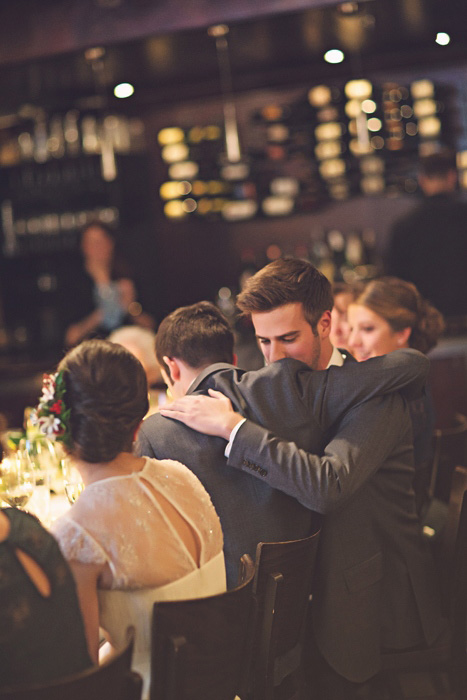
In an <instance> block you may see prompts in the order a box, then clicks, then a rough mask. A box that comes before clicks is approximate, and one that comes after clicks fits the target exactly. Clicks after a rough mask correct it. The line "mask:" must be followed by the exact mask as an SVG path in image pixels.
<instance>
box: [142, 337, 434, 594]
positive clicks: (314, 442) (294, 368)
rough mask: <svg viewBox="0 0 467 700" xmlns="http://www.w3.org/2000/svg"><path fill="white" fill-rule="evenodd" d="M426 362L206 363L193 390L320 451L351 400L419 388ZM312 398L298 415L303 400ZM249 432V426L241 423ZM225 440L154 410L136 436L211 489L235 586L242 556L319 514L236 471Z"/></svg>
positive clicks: (297, 533) (399, 357) (147, 450)
mask: <svg viewBox="0 0 467 700" xmlns="http://www.w3.org/2000/svg"><path fill="white" fill-rule="evenodd" d="M427 366H428V362H427V360H426V359H425V358H424V357H423V356H422V355H420V354H419V353H416V352H414V351H401V353H400V354H399V353H393V355H391V356H387V357H384V358H376V359H375V360H371V361H369V362H368V363H366V364H358V363H355V362H352V363H346V364H345V367H344V368H331V369H330V370H328V371H327V372H313V371H312V370H310V369H309V368H308V367H307V366H306V365H303V364H302V363H300V362H296V361H294V360H284V361H282V362H280V363H276V364H274V365H271V366H269V367H265V368H264V369H261V370H258V371H257V372H247V373H245V372H242V371H241V370H238V369H235V368H233V367H231V366H230V365H223V364H218V365H212V366H211V367H208V368H207V369H205V370H204V371H203V372H202V373H201V374H200V375H199V376H198V378H197V379H196V381H195V382H194V384H193V386H192V387H191V388H190V393H193V392H195V391H198V390H202V391H206V390H207V388H208V387H209V386H213V387H216V388H220V389H221V390H222V391H224V393H225V394H226V395H227V396H229V398H230V399H231V400H232V402H233V404H234V406H235V408H236V409H237V410H239V411H240V412H241V413H243V415H245V416H247V417H249V418H250V419H251V420H253V421H256V422H258V423H261V424H262V425H267V426H268V427H269V428H270V429H271V430H274V431H276V432H277V433H278V434H281V430H282V429H283V425H284V421H285V423H287V424H290V425H291V426H293V430H292V432H293V433H294V435H296V436H297V441H304V442H305V444H306V445H308V446H310V449H313V450H315V451H316V452H320V451H321V450H322V449H323V448H324V445H325V440H326V431H330V430H331V429H332V427H333V425H334V424H335V423H336V421H338V420H339V419H340V418H341V417H342V416H343V415H344V414H345V412H346V410H347V409H348V407H349V406H351V405H352V404H353V403H358V402H360V401H362V400H363V399H365V398H367V397H368V396H369V395H375V394H377V393H379V392H382V391H391V390H396V389H398V388H403V387H407V389H406V390H407V391H412V393H413V392H415V393H416V392H417V391H418V390H419V389H420V387H421V386H422V384H423V381H424V378H425V375H426V372H427ZM303 402H305V403H306V408H301V409H300V410H299V411H298V413H297V411H296V407H297V406H301V405H302V404H303ZM242 430H243V429H242ZM225 445H226V443H225V441H224V440H222V439H220V438H214V437H210V436H206V435H201V434H200V433H197V432H195V431H193V430H191V429H190V428H188V427H186V426H185V425H183V424H182V423H178V422H176V421H173V420H170V419H168V418H163V417H162V416H161V415H159V414H155V415H153V416H151V417H149V418H148V419H146V420H145V421H144V423H143V425H142V427H141V428H140V431H139V434H138V443H137V451H138V453H139V454H144V455H148V456H151V457H157V458H159V459H164V458H171V459H177V460H179V461H181V462H183V463H184V464H187V465H188V466H189V467H190V469H192V471H193V472H194V473H195V474H196V475H197V476H198V478H199V479H200V481H201V482H202V483H203V485H204V486H205V488H206V489H207V491H208V492H209V493H210V495H211V498H212V501H213V503H214V506H215V508H216V510H217V512H218V514H219V517H220V520H221V524H222V529H223V532H224V553H225V557H226V565H227V577H228V583H229V586H232V585H235V583H236V581H237V576H238V562H239V559H240V556H241V555H242V554H244V553H245V552H247V553H249V554H250V555H251V556H253V557H254V555H255V550H256V545H257V543H258V542H260V541H263V542H266V541H269V542H274V541H281V540H288V539H295V538H299V537H304V536H306V535H308V534H309V532H310V530H311V527H312V524H313V523H312V521H313V518H315V517H316V516H315V515H314V514H313V513H312V512H311V510H310V509H309V508H308V506H307V505H302V504H301V503H300V502H299V501H298V500H296V499H295V498H294V497H292V496H289V495H287V494H286V493H284V492H283V491H281V490H278V489H276V488H274V487H272V486H271V485H270V484H269V483H267V481H266V480H263V479H262V480H257V479H256V478H255V477H254V475H253V473H252V472H251V470H250V469H245V470H240V471H238V470H233V469H230V468H229V467H228V466H227V460H226V459H225V457H224V450H225Z"/></svg>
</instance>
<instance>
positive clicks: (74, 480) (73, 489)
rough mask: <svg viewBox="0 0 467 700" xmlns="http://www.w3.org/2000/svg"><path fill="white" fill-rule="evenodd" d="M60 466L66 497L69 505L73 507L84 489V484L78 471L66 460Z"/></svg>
mask: <svg viewBox="0 0 467 700" xmlns="http://www.w3.org/2000/svg"><path fill="white" fill-rule="evenodd" d="M62 464H63V482H64V484H65V493H66V497H67V498H68V502H69V503H70V505H73V503H75V501H77V500H78V498H79V496H80V494H81V491H82V490H83V489H84V484H83V481H82V479H81V475H80V473H79V471H78V470H77V469H76V467H74V466H73V465H72V463H71V462H70V460H69V459H68V458H66V459H64V460H63V463H62Z"/></svg>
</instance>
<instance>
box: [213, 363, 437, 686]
mask: <svg viewBox="0 0 467 700" xmlns="http://www.w3.org/2000/svg"><path fill="white" fill-rule="evenodd" d="M405 352H410V351H405ZM412 352H414V351H412ZM395 354H396V353H391V354H390V355H387V356H386V357H385V360H386V361H387V362H390V361H391V360H393V359H394V355H395ZM377 359H379V360H383V358H377ZM374 362H375V361H374V360H369V361H367V362H366V363H350V362H349V363H346V365H345V366H344V367H343V368H331V369H330V370H328V371H327V372H324V373H320V372H317V373H314V375H313V373H311V374H310V375H308V374H307V373H306V372H302V371H300V368H297V367H296V366H294V365H290V364H287V365H286V364H283V365H282V367H281V366H280V365H281V363H276V365H277V372H276V373H275V374H274V376H270V373H271V372H272V370H271V368H267V369H268V370H269V372H268V374H262V370H260V371H259V372H258V373H256V377H255V376H252V377H251V378H250V376H249V374H250V373H249V374H247V375H244V377H242V380H241V382H240V383H239V387H240V390H241V393H242V394H243V395H244V397H245V398H246V399H247V401H248V403H249V406H250V418H251V420H249V421H247V422H246V423H245V424H244V425H243V426H242V427H241V428H240V430H239V432H238V433H237V436H236V438H235V440H234V442H233V446H232V449H231V452H230V456H229V460H228V465H229V466H232V467H235V468H236V469H237V470H238V471H240V472H242V473H250V474H252V475H253V476H254V477H255V478H256V479H258V480H259V481H261V482H262V483H264V484H268V485H269V486H271V487H273V488H277V489H281V490H283V491H284V492H285V493H288V494H289V495H290V496H294V497H295V498H297V500H299V501H300V502H301V503H302V504H303V505H305V506H307V507H308V508H310V509H313V510H315V511H317V512H319V513H321V514H324V515H325V517H324V521H323V526H322V531H321V538H320V548H319V552H318V560H317V565H316V580H315V589H314V593H313V604H312V613H313V626H314V633H315V637H316V640H317V643H318V646H319V648H320V650H321V652H322V654H323V656H324V657H325V658H326V660H327V661H328V663H329V664H330V665H331V666H332V667H333V668H334V669H335V670H336V671H337V672H338V673H339V674H341V675H342V676H344V677H346V678H348V679H349V680H352V681H355V682H361V681H364V680H366V679H368V678H370V677H371V676H372V675H374V674H375V673H377V671H378V670H379V668H380V650H381V648H382V647H388V648H407V647H410V646H412V645H416V644H420V643H426V644H431V643H433V641H434V640H435V639H436V637H437V636H438V634H439V633H440V631H441V619H440V615H439V608H438V600H437V595H436V591H435V589H434V585H433V582H434V572H433V568H432V562H431V559H430V556H429V552H428V551H427V549H426V545H425V543H424V542H423V540H422V537H421V531H420V525H419V521H418V519H417V515H416V509H415V499H414V493H413V488H412V480H413V475H414V472H413V447H412V431H411V420H410V415H409V411H408V409H407V405H406V404H405V402H404V400H403V399H402V398H401V397H400V396H399V395H398V394H391V395H388V396H385V397H379V398H373V399H372V400H370V401H367V402H365V403H362V404H359V405H355V406H354V407H353V408H351V409H350V410H346V409H347V407H348V403H347V405H345V404H346V400H347V399H348V396H347V392H348V391H349V390H350V391H352V389H351V387H350V386H349V383H351V381H355V382H360V380H361V376H363V375H364V374H366V372H369V371H370V370H371V371H373V369H375V370H376V372H375V374H374V375H373V382H374V384H375V386H376V384H377V383H378V382H379V381H380V380H381V376H382V375H381V373H380V370H379V365H377V364H373V363H374ZM290 372H291V373H292V374H293V375H294V376H293V377H290V376H289V378H287V374H288V373H290ZM360 372H362V375H361V376H360V374H359V373H360ZM321 374H324V375H327V376H328V386H327V389H328V391H327V392H326V393H321V394H319V393H318V394H317V393H316V390H315V389H313V390H311V385H312V383H311V382H310V378H312V377H313V376H314V377H316V375H321ZM346 377H348V378H349V383H348V382H347V381H346ZM211 379H212V380H215V381H210V382H209V383H208V384H209V386H212V387H213V388H216V389H220V390H221V391H223V390H224V381H223V374H222V373H220V374H216V375H213V377H212V378H211ZM261 379H263V381H262V382H261ZM243 380H245V382H246V386H245V387H244V388H242V383H243ZM358 385H359V386H360V384H358ZM336 399H337V402H338V403H339V402H341V406H342V408H343V409H344V411H345V414H344V415H343V414H342V412H341V414H340V415H336V414H335V413H334V412H335V411H337V412H338V406H336V405H335V400H336ZM261 426H267V428H269V430H268V429H267V428H264V427H261ZM317 436H318V440H319V441H321V444H323V443H326V446H325V448H324V454H323V453H322V452H321V451H320V448H319V447H318V448H317V447H316V439H317Z"/></svg>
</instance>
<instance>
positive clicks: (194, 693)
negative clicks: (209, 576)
mask: <svg viewBox="0 0 467 700" xmlns="http://www.w3.org/2000/svg"><path fill="white" fill-rule="evenodd" d="M244 566H246V569H245V568H244V573H245V577H244V578H245V580H244V581H243V582H242V583H241V584H240V585H239V586H237V587H236V588H234V589H231V590H229V591H227V592H225V593H221V594H219V595H215V596H210V597H207V598H199V599H196V600H183V601H174V602H161V603H155V604H154V608H153V618H152V638H151V639H152V648H151V686H150V700H200V699H201V698H202V700H234V698H235V696H236V695H237V694H239V693H240V689H241V688H242V687H243V684H244V677H245V675H246V673H247V671H248V668H249V662H250V654H251V639H252V633H253V629H254V616H255V610H256V603H255V599H254V597H253V577H254V568H253V567H249V564H248V560H245V562H244Z"/></svg>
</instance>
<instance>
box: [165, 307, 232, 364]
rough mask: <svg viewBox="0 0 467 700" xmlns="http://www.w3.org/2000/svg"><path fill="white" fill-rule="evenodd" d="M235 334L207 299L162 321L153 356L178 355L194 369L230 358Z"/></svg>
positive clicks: (227, 360) (173, 313)
mask: <svg viewBox="0 0 467 700" xmlns="http://www.w3.org/2000/svg"><path fill="white" fill-rule="evenodd" d="M233 347H234V336H233V332H232V329H231V328H230V325H229V322H228V321H227V319H226V318H225V316H224V315H223V314H222V313H221V311H219V309H218V308H217V306H215V304H212V303H211V302H210V301H200V302H198V303H197V304H192V305H191V306H181V307H180V308H179V309H176V310H175V311H172V313H171V314H169V315H168V316H166V317H165V318H164V320H163V321H162V322H161V324H160V326H159V328H158V330H157V335H156V356H157V360H158V362H159V364H160V365H161V366H162V367H164V368H165V370H166V372H167V373H168V372H169V370H168V368H167V366H166V365H165V362H164V360H163V358H164V357H177V358H178V359H180V360H182V361H183V362H185V364H187V365H188V366H189V367H192V368H193V369H198V368H201V367H207V366H208V365H212V364H213V363H214V362H229V363H231V362H232V360H233Z"/></svg>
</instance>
